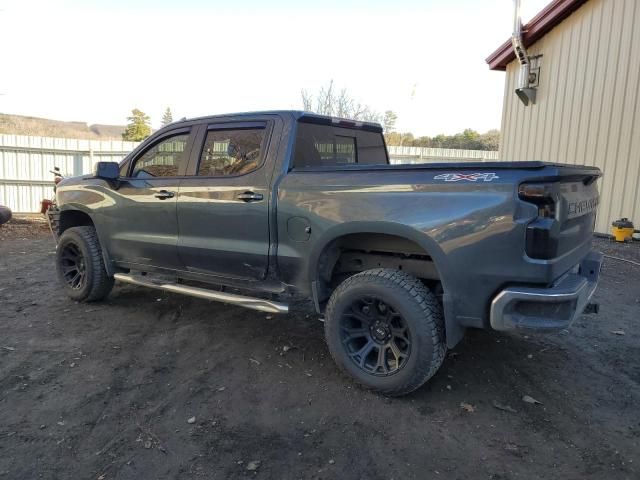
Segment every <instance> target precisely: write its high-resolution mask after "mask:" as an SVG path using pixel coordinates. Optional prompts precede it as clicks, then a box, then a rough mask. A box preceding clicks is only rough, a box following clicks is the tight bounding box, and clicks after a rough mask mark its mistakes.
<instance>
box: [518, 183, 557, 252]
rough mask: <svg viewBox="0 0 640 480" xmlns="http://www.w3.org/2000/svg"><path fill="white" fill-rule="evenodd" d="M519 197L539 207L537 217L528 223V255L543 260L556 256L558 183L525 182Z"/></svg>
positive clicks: (526, 247)
mask: <svg viewBox="0 0 640 480" xmlns="http://www.w3.org/2000/svg"><path fill="white" fill-rule="evenodd" d="M518 197H519V198H520V200H522V201H524V202H527V203H532V204H534V205H536V206H537V207H538V216H537V218H536V219H535V220H533V221H532V222H531V223H529V224H528V225H527V236H526V245H525V250H526V252H527V255H528V256H529V257H531V258H539V259H543V260H548V259H550V258H554V257H555V256H556V254H557V251H558V240H557V237H556V235H554V229H555V228H554V227H555V226H556V225H557V222H556V213H557V204H558V190H557V184H553V183H523V184H522V185H520V187H519V188H518Z"/></svg>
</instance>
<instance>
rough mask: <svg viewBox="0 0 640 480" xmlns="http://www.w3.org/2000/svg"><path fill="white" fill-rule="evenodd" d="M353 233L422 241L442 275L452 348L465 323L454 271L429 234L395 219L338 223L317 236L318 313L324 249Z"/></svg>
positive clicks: (313, 262) (311, 272) (311, 275)
mask: <svg viewBox="0 0 640 480" xmlns="http://www.w3.org/2000/svg"><path fill="white" fill-rule="evenodd" d="M354 233H361V234H367V233H379V234H386V235H395V236H397V237H401V238H405V239H406V240H410V241H412V242H414V243H415V244H417V245H419V246H420V247H421V248H422V249H423V250H424V251H425V252H426V253H427V254H428V255H429V256H430V257H431V259H432V260H433V263H434V264H435V266H436V269H437V270H438V274H439V275H440V282H441V283H442V288H443V290H444V295H443V306H444V317H445V331H446V337H447V345H448V346H449V348H452V347H453V346H455V345H456V344H457V343H458V342H459V341H460V340H461V339H462V337H463V336H464V330H465V329H464V327H462V326H461V325H460V324H459V323H458V321H457V319H456V314H455V307H454V303H455V302H454V300H453V296H452V295H451V292H450V291H449V290H448V287H449V286H450V285H452V284H454V283H455V282H454V281H453V279H452V278H451V277H452V276H453V272H451V271H449V270H448V268H447V261H446V255H445V253H444V252H443V250H442V248H440V246H439V245H438V243H437V242H436V241H435V240H434V239H433V238H431V237H430V236H429V235H427V234H425V233H424V232H421V231H420V230H416V229H415V228H412V227H409V226H407V225H403V224H400V223H394V222H377V221H365V222H349V223H342V224H339V225H336V226H334V227H332V228H329V229H328V230H326V231H325V232H323V234H322V235H321V236H320V238H318V240H316V242H315V243H314V246H313V248H312V249H311V251H310V253H309V265H308V281H309V284H310V285H311V292H312V295H313V303H314V305H315V307H316V310H317V311H318V313H322V309H321V307H320V301H319V293H320V292H319V291H318V289H319V284H318V281H319V278H318V276H319V261H320V257H321V255H322V253H323V252H324V251H325V249H326V248H327V247H328V246H329V245H330V244H331V243H332V242H333V241H335V240H337V239H338V238H340V237H342V236H344V235H349V234H354Z"/></svg>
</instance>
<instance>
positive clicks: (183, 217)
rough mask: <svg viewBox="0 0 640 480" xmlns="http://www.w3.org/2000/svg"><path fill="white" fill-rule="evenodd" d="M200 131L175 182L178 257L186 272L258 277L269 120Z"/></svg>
mask: <svg viewBox="0 0 640 480" xmlns="http://www.w3.org/2000/svg"><path fill="white" fill-rule="evenodd" d="M201 129H202V130H201V132H202V133H201V135H199V136H200V138H202V142H201V144H199V145H198V146H194V149H198V150H194V152H193V153H192V156H191V158H192V162H193V165H190V166H189V170H190V172H189V173H190V174H191V175H190V176H188V177H186V178H185V179H183V180H182V182H181V184H180V192H179V197H178V229H179V231H180V238H179V243H178V251H179V254H180V258H181V260H182V262H183V263H184V265H185V267H186V269H187V270H188V271H191V272H197V273H202V274H208V275H215V276H221V277H226V278H238V279H250V280H259V279H262V278H264V277H265V275H266V271H267V267H268V258H269V257H268V256H269V178H268V172H270V171H271V170H269V169H267V168H265V165H264V164H265V158H266V156H267V146H268V145H269V135H270V132H271V129H270V125H269V122H238V123H226V124H212V125H202V126H201ZM205 130H206V131H205ZM274 143H277V142H274Z"/></svg>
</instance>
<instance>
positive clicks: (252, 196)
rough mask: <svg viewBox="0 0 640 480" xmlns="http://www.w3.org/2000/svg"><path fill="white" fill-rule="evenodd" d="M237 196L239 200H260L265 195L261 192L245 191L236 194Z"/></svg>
mask: <svg viewBox="0 0 640 480" xmlns="http://www.w3.org/2000/svg"><path fill="white" fill-rule="evenodd" d="M236 198H237V199H238V200H244V201H245V202H258V201H260V200H262V199H263V198H264V197H263V196H262V194H261V193H253V192H244V193H240V194H238V195H236Z"/></svg>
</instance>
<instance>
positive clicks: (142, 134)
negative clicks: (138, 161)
mask: <svg viewBox="0 0 640 480" xmlns="http://www.w3.org/2000/svg"><path fill="white" fill-rule="evenodd" d="M127 121H128V122H129V123H128V124H127V128H126V130H125V131H124V133H123V134H122V139H123V140H128V141H130V142H141V141H142V140H144V139H145V138H147V137H148V136H149V135H151V119H150V118H149V116H148V115H147V114H146V113H144V112H143V111H141V110H138V109H137V108H134V109H133V110H131V116H130V117H127Z"/></svg>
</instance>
